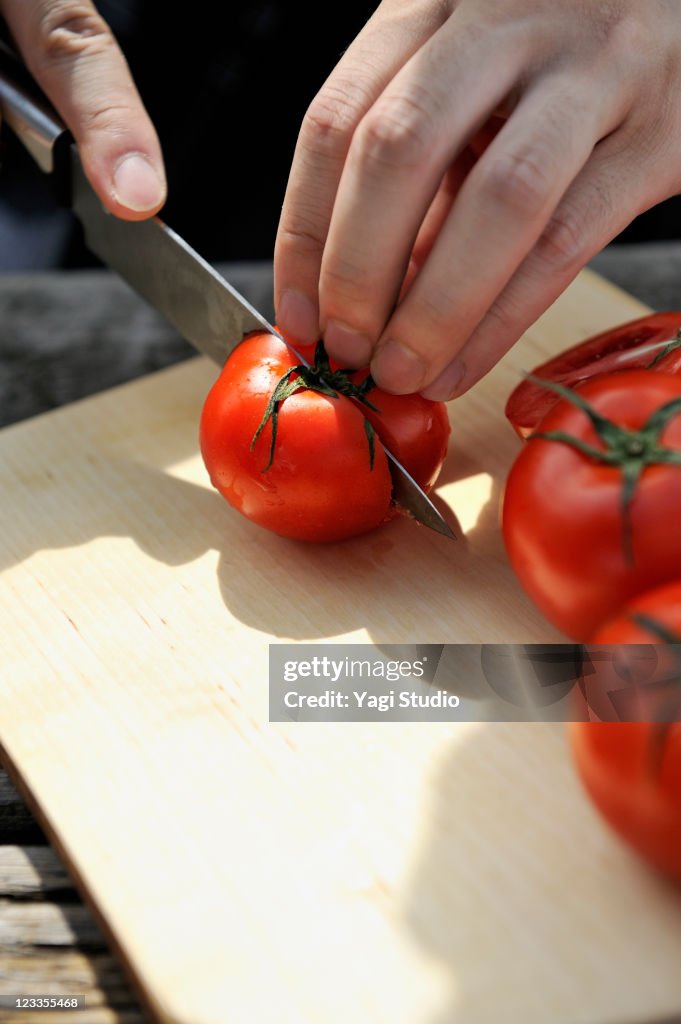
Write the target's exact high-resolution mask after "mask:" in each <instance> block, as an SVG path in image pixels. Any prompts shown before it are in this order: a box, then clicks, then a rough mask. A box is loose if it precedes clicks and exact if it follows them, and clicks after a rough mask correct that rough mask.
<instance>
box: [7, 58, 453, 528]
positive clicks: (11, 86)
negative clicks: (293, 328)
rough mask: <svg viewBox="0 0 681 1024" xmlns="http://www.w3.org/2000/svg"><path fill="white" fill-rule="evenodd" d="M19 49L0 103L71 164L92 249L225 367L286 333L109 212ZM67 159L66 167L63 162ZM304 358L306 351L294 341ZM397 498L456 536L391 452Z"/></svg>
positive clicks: (157, 223) (206, 272) (33, 143)
mask: <svg viewBox="0 0 681 1024" xmlns="http://www.w3.org/2000/svg"><path fill="white" fill-rule="evenodd" d="M24 75H25V69H23V68H22V67H21V65H20V63H19V62H18V60H17V58H16V55H15V54H13V53H12V52H11V51H10V50H8V48H7V46H5V45H4V44H0V106H1V107H2V113H3V116H4V119H5V120H6V122H7V124H8V125H9V127H10V128H12V130H13V131H14V132H15V134H16V135H17V136H18V138H19V139H20V141H21V142H22V143H23V144H24V146H25V147H26V149H27V150H28V151H29V153H30V154H31V156H33V158H34V159H35V161H36V163H37V164H38V165H39V166H40V168H41V169H42V170H43V171H44V172H46V173H48V174H52V176H53V178H57V179H58V178H59V173H58V172H59V171H62V170H63V166H61V165H64V164H66V165H67V168H68V176H69V177H70V186H71V187H70V205H71V206H72V209H73V210H74V212H75V214H76V216H77V217H78V219H79V220H80V222H81V224H82V225H83V229H84V232H85V240H86V243H87V245H88V247H89V248H90V249H91V250H92V252H94V253H95V254H96V255H97V256H99V258H100V259H101V260H102V261H103V262H104V263H106V264H107V265H108V266H109V267H111V268H112V269H113V270H115V271H116V272H117V273H118V274H119V275H120V276H121V277H122V278H124V280H126V281H127V282H128V284H130V285H131V287H132V288H133V289H134V290H135V291H137V292H138V293H139V294H140V295H141V296H142V297H143V298H145V299H146V300H147V301H148V302H149V303H151V305H152V306H154V307H155V308H156V309H157V310H158V311H159V312H160V313H162V314H163V316H165V317H166V319H168V320H169V321H170V323H172V324H173V326H175V327H176V328H177V330H178V331H179V332H180V334H182V336H183V337H185V338H186V339H187V341H189V342H191V344H192V345H194V346H195V347H196V348H197V349H198V350H199V351H200V352H203V353H204V354H205V355H207V356H209V357H210V358H211V359H213V360H215V362H217V363H219V364H220V365H222V364H223V363H224V361H225V359H226V358H227V356H228V355H229V353H230V352H231V351H232V350H233V349H234V348H236V346H237V345H238V344H239V342H240V341H241V339H242V338H243V336H244V335H245V334H248V333H249V332H250V331H253V330H265V331H269V332H270V333H271V334H275V335H277V337H279V338H281V340H282V341H284V343H285V344H288V342H286V340H285V339H284V338H282V337H281V334H279V332H278V331H277V330H275V328H274V327H273V326H272V325H271V324H269V323H268V322H267V320H266V319H265V318H264V317H263V316H261V314H260V313H259V312H258V311H257V310H256V309H254V307H253V306H252V305H251V304H250V303H249V302H248V301H247V300H246V299H245V298H244V297H243V296H242V295H240V294H239V292H237V291H236V289H235V288H233V287H232V286H231V285H230V284H229V283H228V282H227V281H225V280H224V278H223V277H221V275H220V274H218V272H217V271H216V270H215V269H214V268H213V267H211V265H210V264H209V263H207V262H206V261H205V260H204V259H202V257H201V256H199V254H198V253H197V252H195V251H194V250H193V249H192V248H191V246H189V245H188V244H187V243H186V242H185V241H184V240H183V239H182V238H180V236H179V235H177V234H176V233H175V232H174V231H173V230H172V229H171V228H169V227H168V226H167V225H166V224H164V223H163V221H162V220H161V219H160V218H158V217H154V218H152V219H150V220H144V221H136V222H131V221H122V220H120V219H118V218H117V217H114V216H113V215H112V214H109V213H107V212H106V210H105V209H104V207H103V206H102V204H101V202H100V200H99V199H98V197H97V196H96V195H95V193H94V192H93V190H92V188H91V187H90V184H89V182H88V181H87V179H86V177H85V174H84V172H83V169H82V166H81V162H80V158H79V155H78V150H77V148H76V146H75V145H73V144H71V145H69V144H68V139H69V136H68V132H67V130H66V127H65V126H64V124H63V123H62V122H61V120H60V118H59V117H58V115H57V114H55V112H54V110H52V108H51V106H50V104H49V103H48V102H47V101H46V99H45V97H44V96H42V95H40V94H39V91H38V90H37V88H34V86H33V83H32V82H30V80H29V81H28V82H26V80H25V79H24V80H23V81H22V77H23V76H24ZM58 165H60V166H58ZM288 347H289V348H291V349H292V350H293V351H294V353H295V355H296V357H297V358H298V359H300V361H301V362H303V363H305V362H306V360H304V359H302V357H301V356H300V354H299V353H298V352H296V351H295V349H294V348H293V346H291V345H290V344H288ZM386 454H387V455H388V459H389V461H390V466H391V474H392V478H393V494H394V497H395V500H396V501H397V502H398V503H399V504H400V505H402V506H403V508H405V509H406V510H407V511H409V512H410V513H411V515H413V516H414V518H415V519H417V520H419V522H421V523H423V524H424V525H426V526H429V527H430V528H431V529H433V530H436V531H437V532H438V533H442V534H444V535H445V536H446V537H450V538H452V539H454V538H455V534H454V533H453V532H452V530H451V529H450V528H449V526H448V525H447V523H446V521H445V520H444V518H443V517H442V516H441V515H440V513H439V512H438V510H437V509H436V508H435V506H434V505H433V503H432V501H431V500H430V498H429V497H428V496H427V494H426V493H425V492H424V491H423V490H422V489H421V488H420V487H419V485H418V484H417V483H416V481H415V480H414V479H413V478H412V477H411V476H410V475H409V473H408V472H407V471H406V470H405V469H404V467H403V466H402V465H401V464H400V463H399V462H398V460H397V459H396V458H395V457H394V455H392V453H391V452H389V451H387V450H386Z"/></svg>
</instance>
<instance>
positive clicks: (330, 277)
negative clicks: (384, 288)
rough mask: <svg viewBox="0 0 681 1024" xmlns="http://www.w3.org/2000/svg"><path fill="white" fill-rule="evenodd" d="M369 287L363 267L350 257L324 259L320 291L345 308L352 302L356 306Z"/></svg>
mask: <svg viewBox="0 0 681 1024" xmlns="http://www.w3.org/2000/svg"><path fill="white" fill-rule="evenodd" d="M370 289H371V284H370V282H369V281H368V278H367V274H366V272H365V269H364V268H362V267H360V266H359V265H358V264H357V263H356V262H355V261H353V260H352V259H350V258H348V257H345V258H341V257H338V256H337V257H335V258H334V259H333V261H332V260H326V261H325V262H324V264H323V265H322V271H321V276H320V291H321V292H322V294H324V295H325V296H327V297H329V301H330V297H333V299H334V300H335V301H338V302H340V303H341V304H342V305H343V306H344V307H345V308H346V309H347V304H348V303H352V305H353V307H356V306H357V304H358V303H359V301H360V300H361V299H362V298H364V297H365V296H366V295H367V293H368V292H369V291H370ZM346 316H347V314H346Z"/></svg>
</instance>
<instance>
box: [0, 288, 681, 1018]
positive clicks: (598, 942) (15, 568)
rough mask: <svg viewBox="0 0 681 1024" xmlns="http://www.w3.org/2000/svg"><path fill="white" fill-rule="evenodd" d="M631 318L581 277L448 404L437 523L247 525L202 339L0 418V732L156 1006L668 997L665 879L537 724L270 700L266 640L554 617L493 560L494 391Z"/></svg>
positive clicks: (562, 1002) (476, 630) (555, 738)
mask: <svg viewBox="0 0 681 1024" xmlns="http://www.w3.org/2000/svg"><path fill="white" fill-rule="evenodd" d="M641 309H642V307H641V306H640V305H639V304H638V303H636V302H635V301H634V300H633V299H631V298H629V297H628V296H626V295H624V294H622V293H621V292H619V291H617V290H616V289H615V288H613V287H611V286H610V285H607V284H605V283H604V282H602V281H600V280H599V279H598V278H595V277H594V276H593V275H590V274H588V273H584V274H583V275H582V276H581V277H580V278H579V280H578V281H577V282H576V283H575V284H574V285H573V287H572V288H571V289H570V290H569V291H568V292H567V293H566V294H565V295H564V296H563V297H562V298H561V300H560V301H559V302H558V303H557V304H556V305H555V306H554V307H553V308H552V309H551V310H550V311H549V312H548V313H547V314H546V315H545V316H544V317H543V319H542V320H541V321H540V322H539V323H538V324H537V325H536V326H535V327H534V328H533V329H532V330H531V331H530V332H529V334H528V335H527V337H526V339H525V340H524V341H523V342H522V343H521V344H520V345H518V346H517V347H516V349H515V350H514V352H513V353H512V354H511V355H510V356H509V357H508V358H507V359H506V360H505V361H504V363H503V364H502V365H501V366H500V367H499V368H498V369H497V370H496V371H495V372H494V373H493V374H492V375H491V376H490V377H489V378H488V379H487V380H486V381H485V382H484V383H483V384H481V385H480V386H478V387H477V388H476V389H474V391H473V392H472V393H471V394H470V395H468V396H466V397H465V398H464V399H462V400H461V401H459V402H457V403H455V404H454V405H452V407H451V415H452V422H453V435H452V445H451V453H450V456H449V458H448V461H447V464H446V466H445V470H444V473H443V478H442V484H441V486H440V487H439V489H438V494H439V496H440V498H441V499H442V501H444V502H446V503H447V504H448V505H450V506H451V507H452V508H453V509H454V511H455V512H456V514H457V516H458V519H459V522H460V524H461V527H462V529H463V530H464V532H465V534H466V539H465V542H460V543H452V542H450V541H447V540H446V539H444V538H441V537H439V536H436V535H435V534H432V533H431V532H429V531H427V530H425V529H423V528H420V527H418V526H416V525H415V524H413V523H410V522H407V521H401V522H393V523H391V524H389V525H388V526H386V527H385V528H383V529H381V530H380V531H377V532H375V533H374V534H371V535H369V536H367V537H364V538H362V539H359V540H357V541H354V542H350V543H346V544H344V545H338V546H333V547H321V548H313V547H306V546H304V545H300V544H294V543H291V542H289V541H286V540H283V539H281V538H277V537H274V536H271V535H268V534H267V533H265V532H263V531H261V530H260V529H258V528H257V527H254V526H252V525H251V524H249V523H248V522H246V521H245V520H243V519H241V518H240V517H239V515H238V514H237V513H235V512H233V511H232V510H231V509H230V508H229V507H228V506H227V505H226V504H225V503H224V502H223V501H222V500H221V499H220V498H219V497H218V496H217V495H216V494H215V493H214V492H213V491H212V490H211V488H210V486H209V484H208V481H207V478H206V474H205V471H204V469H203V465H202V463H201V459H200V457H199V455H198V452H197V422H198V417H199V413H200V409H201V404H202V401H203V398H204V396H205V394H206V392H207V390H208V388H209V386H210V384H211V381H212V379H213V378H214V376H215V373H216V371H215V368H214V367H213V366H212V365H210V364H209V363H208V362H206V361H203V360H201V359H197V360H195V361H192V362H191V363H185V364H183V365H180V366H177V367H174V368H172V369H170V370H166V371H162V372H160V373H158V374H155V375H153V376H151V377H148V378H146V379H144V380H141V381H138V382H135V383H132V384H128V385H126V386H123V387H120V388H117V389H115V390H113V391H111V392H108V393H106V394H103V395H101V396H98V397H95V398H93V399H89V400H86V401H83V402H80V403H78V404H75V405H73V406H70V407H67V408H64V409H61V410H59V411H57V412H54V413H50V414H48V415H45V416H42V417H39V418H36V419H35V420H32V421H29V422H26V423H24V424H20V425H17V426H14V427H11V428H8V429H6V430H4V431H3V432H2V433H0V486H1V488H2V512H1V513H0V514H1V516H2V529H1V530H0V565H1V568H2V577H1V578H0V625H1V629H0V655H1V661H0V666H1V667H0V672H1V675H2V685H1V688H0V748H1V749H2V752H3V757H4V760H5V762H6V763H7V764H8V765H9V766H10V768H11V770H12V772H13V775H14V777H15V779H16V780H17V781H18V783H19V784H20V786H21V788H22V790H23V792H24V793H25V794H26V795H27V796H28V798H29V799H30V801H31V803H32V805H33V806H34V807H35V808H36V810H37V812H38V813H39V815H40V817H41V818H42V820H43V822H44V824H45V827H46V828H47V829H48V831H49V833H50V835H51V836H52V838H53V841H54V842H55V844H56V845H57V847H58V849H59V850H60V851H61V853H62V855H63V857H64V858H65V860H66V862H67V864H68V866H69V868H70V870H71V872H72V874H73V876H74V878H75V879H76V881H77V884H78V885H79V887H80V888H81V891H82V892H83V894H84V896H85V898H86V899H87V900H88V901H89V902H90V904H91V906H93V908H94V909H95V910H96V912H97V914H98V915H99V916H100V918H101V919H102V920H103V922H104V923H105V926H106V928H107V930H108V933H109V935H110V936H111V939H112V941H113V943H114V944H115V946H116V947H117V948H118V950H119V951H120V955H121V957H122V958H123V960H124V962H125V963H126V964H127V966H128V968H129V971H130V973H131V975H132V977H133V979H134V981H135V983H136V985H137V987H138V990H139V992H140V994H141V996H142V998H143V999H144V1000H145V1002H146V1003H147V1005H148V1006H149V1008H150V1009H151V1011H152V1012H153V1014H154V1015H155V1017H156V1018H157V1019H158V1020H159V1021H163V1022H177V1024H225V1022H230V1024H231V1022H239V1024H242V1022H249V1024H250V1022H253V1024H255V1022H257V1024H269V1022H275V1021H276V1022H277V1024H289V1022H290V1024H308V1022H309V1024H312V1022H314V1024H337V1022H338V1024H341V1022H342V1024H348V1022H353V1024H354V1022H358V1024H379V1022H380V1024H383V1022H386V1024H387V1022H390V1024H434V1022H442V1024H445V1022H446V1024H453V1022H459V1021H460V1022H462V1024H477V1022H488V1021H489V1022H494V1024H497V1022H498V1021H499V1020H507V1021H523V1022H524V1024H533V1022H537V1024H546V1022H548V1021H551V1022H552V1024H561V1022H566V1024H567V1022H570V1024H579V1022H584V1024H591V1022H594V1024H596V1022H598V1024H610V1022H612V1024H615V1022H634V1021H643V1020H648V1019H652V1018H655V1017H662V1016H665V1015H670V1014H672V1013H674V1012H678V1011H680V1010H681V970H679V964H680V963H681V893H679V892H678V891H675V890H673V889H672V888H670V887H669V886H668V885H666V884H665V883H664V882H662V881H661V880H659V879H658V878H656V877H654V876H652V875H651V874H650V873H649V872H648V871H647V870H646V869H645V868H644V867H643V866H642V865H640V864H639V863H638V862H637V861H636V860H635V859H634V858H633V857H632V856H631V855H630V854H629V853H628V851H626V850H625V849H624V848H622V847H621V846H620V845H619V843H618V842H617V841H616V840H614V839H613V838H612V837H611V835H610V834H609V832H608V831H607V830H606V829H605V827H604V826H603V825H602V824H601V822H600V820H599V819H598V818H597V817H596V815H595V814H594V813H593V811H592V809H591V807H590V805H589V804H588V802H587V801H586V799H585V798H584V796H583V794H582V792H581V790H580V788H579V785H578V783H577V782H576V779H575V776H574V773H573V770H572V766H571V764H570V761H569V758H568V756H567V752H566V749H565V746H564V738H563V731H562V728H561V726H559V725H555V724H535V725H520V724H510V725H489V724H487V725H476V724H467V725H464V724H458V725H457V724H444V723H443V724H435V723H428V724H426V723H421V724H417V723H402V724H398V723H381V724H378V725H376V724H370V723H364V724H362V725H350V724H342V723H317V724H309V723H308V724H302V723H299V724H281V725H272V724H268V721H267V715H268V710H267V709H268V702H267V658H268V643H269V642H270V641H282V640H293V641H327V640H329V639H331V638H335V639H339V640H345V641H350V640H352V641H354V642H369V641H376V642H383V643H388V642H397V643H400V642H419V643H429V642H433V643H439V642H454V641H471V642H482V641H485V642H495V641H507V642H510V641H522V642H532V641H547V642H548V641H552V640H560V639H562V638H561V637H560V635H559V634H558V633H556V631H555V630H554V629H552V628H551V627H550V626H548V625H547V624H546V623H545V622H544V621H543V620H542V618H541V616H540V615H539V614H538V613H537V612H536V611H535V610H534V609H533V608H532V607H531V606H530V604H529V602H528V601H527V600H526V599H525V597H524V596H523V594H522V593H521V591H520V589H519V587H518V585H517V584H516V582H515V580H514V578H513V576H512V574H511V572H510V570H509V567H508V565H507V563H506V559H505V556H504V551H503V546H502V543H501V540H500V536H499V532H498V525H497V524H498V518H497V517H498V501H499V494H500V488H501V486H502V481H503V479H504V475H505V473H506V472H507V470H508V467H509V465H510V462H511V460H512V458H513V456H514V453H515V452H516V451H517V448H518V445H519V442H518V441H517V440H516V439H515V437H514V435H513V433H512V432H511V430H510V428H509V427H508V425H507V424H506V423H505V421H504V418H503V411H502V410H503V403H504V399H505V396H506V395H507V393H508V392H509V391H510V389H511V387H512V386H513V385H514V384H515V383H516V381H517V380H518V375H519V371H520V369H521V368H525V369H529V368H531V367H532V365H534V364H535V363H536V362H537V361H538V360H539V359H540V358H542V357H543V356H545V355H546V354H547V353H549V352H551V351H556V350H558V349H559V348H561V347H564V346H566V345H568V344H571V343H573V342H575V341H577V340H578V339H580V338H582V337H584V336H586V335H587V334H589V333H592V332H594V331H596V330H600V329H603V328H605V327H608V326H610V325H613V324H615V323H618V322H621V321H623V320H626V319H629V318H631V317H633V316H635V315H637V314H638V313H639V312H640V311H641ZM63 1019H65V1018H63Z"/></svg>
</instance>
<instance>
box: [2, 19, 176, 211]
mask: <svg viewBox="0 0 681 1024" xmlns="http://www.w3.org/2000/svg"><path fill="white" fill-rule="evenodd" d="M3 13H4V15H5V17H6V19H7V23H8V25H9V27H10V29H11V31H12V34H13V36H14V38H15V40H16V43H17V46H18V47H19V49H20V50H21V53H22V55H23V56H24V59H25V60H26V63H27V65H28V67H29V69H30V70H31V72H32V74H33V76H34V77H35V79H36V81H37V82H38V83H39V85H40V86H41V87H42V88H43V90H44V91H45V93H46V95H47V96H48V97H49V99H50V100H51V102H52V103H53V104H54V106H55V107H56V108H57V110H58V111H59V113H60V114H61V116H62V117H63V119H64V121H65V122H66V124H67V125H68V127H69V129H70V130H71V132H72V134H73V136H74V138H75V140H76V142H77V144H78V148H79V151H80V156H81V160H82V162H83V167H84V170H85V173H86V175H87V177H88V179H89V181H90V183H91V185H92V187H93V188H94V190H95V192H96V193H97V194H98V196H99V197H100V199H101V200H102V202H103V203H104V205H105V206H106V207H107V208H108V209H109V210H110V211H111V212H112V213H115V214H117V215H118V216H120V217H124V218H126V219H128V220H139V219H142V218H144V217H148V216H150V215H151V214H153V213H156V212H157V210H159V209H160V207H161V206H162V205H163V203H164V201H165V196H166V184H165V174H164V169H163V159H162V156H161V147H160V144H159V141H158V138H157V135H156V132H155V131H154V128H153V126H152V124H151V121H150V120H149V117H148V115H147V113H146V111H145V109H144V107H143V105H142V101H141V100H140V97H139V95H138V93H137V90H136V88H135V86H134V84H133V81H132V77H131V75H130V71H129V69H128V66H127V64H126V62H125V58H124V57H123V54H122V53H121V51H120V49H119V48H118V45H117V43H116V42H115V40H114V38H113V36H112V34H111V32H110V31H109V28H108V26H107V25H106V23H105V22H104V21H103V19H102V18H101V17H100V15H99V14H98V13H97V11H96V10H95V8H94V6H93V4H92V3H91V2H90V0H4V3H3Z"/></svg>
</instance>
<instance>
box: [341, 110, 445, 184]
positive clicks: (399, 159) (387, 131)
mask: <svg viewBox="0 0 681 1024" xmlns="http://www.w3.org/2000/svg"><path fill="white" fill-rule="evenodd" d="M435 137H436V135H435V130H434V124H433V116H432V114H431V113H430V111H429V109H428V106H427V105H426V104H425V103H422V102H419V101H417V100H415V99H412V98H410V97H407V96H390V97H388V96H386V97H383V98H382V99H379V100H377V102H376V103H375V104H374V106H373V108H372V109H371V111H370V112H369V113H368V114H367V115H366V116H365V117H364V119H363V120H362V123H361V125H360V127H359V130H358V142H359V147H360V153H361V155H362V157H363V158H364V160H365V161H366V162H368V163H371V164H378V165H379V166H380V167H388V168H395V167H414V166H419V165H421V164H422V163H423V161H424V159H425V158H426V157H427V156H428V153H429V150H430V148H431V144H432V141H433V139H434V138H435Z"/></svg>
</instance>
